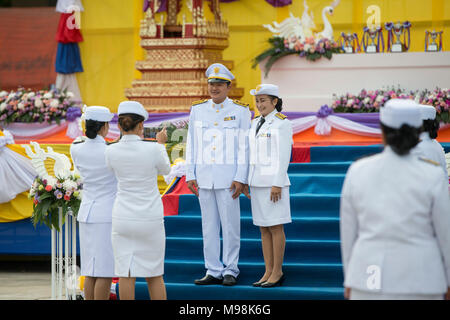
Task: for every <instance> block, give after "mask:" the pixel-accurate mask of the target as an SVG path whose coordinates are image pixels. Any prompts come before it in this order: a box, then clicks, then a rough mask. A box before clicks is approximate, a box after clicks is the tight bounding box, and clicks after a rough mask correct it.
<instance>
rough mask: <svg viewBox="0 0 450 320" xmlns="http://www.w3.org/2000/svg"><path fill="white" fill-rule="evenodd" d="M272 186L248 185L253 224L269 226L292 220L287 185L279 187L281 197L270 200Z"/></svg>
mask: <svg viewBox="0 0 450 320" xmlns="http://www.w3.org/2000/svg"><path fill="white" fill-rule="evenodd" d="M271 190H272V187H250V193H251V205H252V217H253V224H254V225H255V226H259V227H270V226H276V225H279V224H285V223H290V222H292V220H291V206H290V200H289V187H283V188H281V199H280V200H278V201H277V202H273V201H271V200H270V191H271Z"/></svg>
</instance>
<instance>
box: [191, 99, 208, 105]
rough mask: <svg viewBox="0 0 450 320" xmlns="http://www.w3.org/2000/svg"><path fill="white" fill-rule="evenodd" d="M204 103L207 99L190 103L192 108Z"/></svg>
mask: <svg viewBox="0 0 450 320" xmlns="http://www.w3.org/2000/svg"><path fill="white" fill-rule="evenodd" d="M206 101H208V99H203V100H197V101H194V102H192V106H196V105H198V104H202V103H205V102H206Z"/></svg>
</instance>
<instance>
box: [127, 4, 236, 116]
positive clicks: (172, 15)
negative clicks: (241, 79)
mask: <svg viewBox="0 0 450 320" xmlns="http://www.w3.org/2000/svg"><path fill="white" fill-rule="evenodd" d="M209 1H210V3H209V6H210V8H211V12H213V14H214V21H207V20H206V19H205V16H204V11H203V0H188V1H187V7H188V8H189V11H190V12H191V14H192V22H191V23H186V21H185V20H186V17H185V16H184V15H183V22H182V25H178V24H177V15H178V13H179V8H180V7H179V6H180V0H167V18H166V22H165V24H164V23H163V20H162V18H161V21H160V22H159V23H158V21H156V20H155V13H156V12H157V11H158V9H159V5H160V0H149V1H148V8H147V10H146V13H145V17H144V19H143V20H141V27H140V37H141V47H142V48H144V50H145V51H146V58H145V60H143V61H137V62H136V69H137V70H139V71H141V72H142V78H141V79H137V80H134V81H133V82H132V88H127V89H126V90H125V96H126V97H127V98H128V99H130V100H135V101H139V102H141V103H142V104H143V105H144V107H145V108H146V109H147V110H149V111H152V112H187V111H189V110H190V107H191V104H192V102H193V101H195V100H199V99H208V98H209V94H208V85H207V81H206V77H205V71H206V69H207V68H208V66H209V65H210V64H212V63H215V62H218V63H222V64H224V65H225V66H226V67H227V68H228V69H230V70H232V68H233V61H225V60H223V58H222V51H223V50H224V49H225V48H227V47H228V25H227V23H226V22H225V21H223V19H222V14H221V12H220V8H219V0H209ZM243 95H244V89H243V88H236V83H235V81H233V87H232V89H231V91H230V94H229V97H230V98H232V99H239V98H241V97H242V96H243Z"/></svg>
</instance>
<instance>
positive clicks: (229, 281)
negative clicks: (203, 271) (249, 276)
mask: <svg viewBox="0 0 450 320" xmlns="http://www.w3.org/2000/svg"><path fill="white" fill-rule="evenodd" d="M236 283H237V280H236V277H233V276H232V275H231V274H227V275H225V276H224V277H223V282H222V284H223V285H224V286H234V285H235V284H236Z"/></svg>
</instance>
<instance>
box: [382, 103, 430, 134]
mask: <svg viewBox="0 0 450 320" xmlns="http://www.w3.org/2000/svg"><path fill="white" fill-rule="evenodd" d="M380 121H381V123H383V124H384V125H386V126H388V127H391V128H394V129H400V128H401V126H402V125H404V124H407V125H409V126H411V127H415V128H419V127H421V126H422V115H421V112H420V107H419V105H418V104H417V103H415V102H414V101H413V100H408V99H392V100H389V101H388V102H386V104H385V105H384V107H381V108H380Z"/></svg>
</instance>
